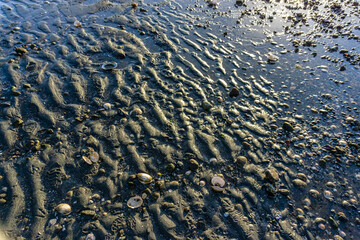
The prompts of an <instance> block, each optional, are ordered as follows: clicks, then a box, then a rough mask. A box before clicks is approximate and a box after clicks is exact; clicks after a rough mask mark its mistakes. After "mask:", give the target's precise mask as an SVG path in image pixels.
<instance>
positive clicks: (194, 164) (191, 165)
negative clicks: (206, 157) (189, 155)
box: [189, 159, 199, 172]
mask: <svg viewBox="0 0 360 240" xmlns="http://www.w3.org/2000/svg"><path fill="white" fill-rule="evenodd" d="M189 168H190V170H191V171H193V172H196V170H198V168H199V163H198V162H197V161H196V160H195V159H190V161H189Z"/></svg>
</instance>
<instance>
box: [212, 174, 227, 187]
mask: <svg viewBox="0 0 360 240" xmlns="http://www.w3.org/2000/svg"><path fill="white" fill-rule="evenodd" d="M211 184H212V185H213V186H219V187H221V188H222V187H224V186H225V180H224V179H223V178H222V177H219V176H215V177H213V178H212V179H211Z"/></svg>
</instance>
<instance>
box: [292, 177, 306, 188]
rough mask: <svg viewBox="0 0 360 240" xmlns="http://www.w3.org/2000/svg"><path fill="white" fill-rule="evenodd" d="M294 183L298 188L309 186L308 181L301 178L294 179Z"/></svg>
mask: <svg viewBox="0 0 360 240" xmlns="http://www.w3.org/2000/svg"><path fill="white" fill-rule="evenodd" d="M292 183H293V184H294V186H295V187H296V188H306V187H307V183H306V182H304V181H303V180H301V179H298V178H297V179H294V180H293V181H292Z"/></svg>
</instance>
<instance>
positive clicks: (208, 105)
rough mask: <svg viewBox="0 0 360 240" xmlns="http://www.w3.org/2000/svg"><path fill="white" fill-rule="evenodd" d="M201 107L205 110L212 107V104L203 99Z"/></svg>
mask: <svg viewBox="0 0 360 240" xmlns="http://www.w3.org/2000/svg"><path fill="white" fill-rule="evenodd" d="M201 107H202V108H203V109H204V110H205V111H209V110H210V108H212V105H211V104H210V103H209V102H208V101H203V102H202V103H201Z"/></svg>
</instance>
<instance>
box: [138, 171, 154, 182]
mask: <svg viewBox="0 0 360 240" xmlns="http://www.w3.org/2000/svg"><path fill="white" fill-rule="evenodd" d="M136 176H137V178H138V180H139V182H141V183H143V184H148V183H151V181H152V177H151V176H150V175H149V174H147V173H138V174H137V175H136Z"/></svg>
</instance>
